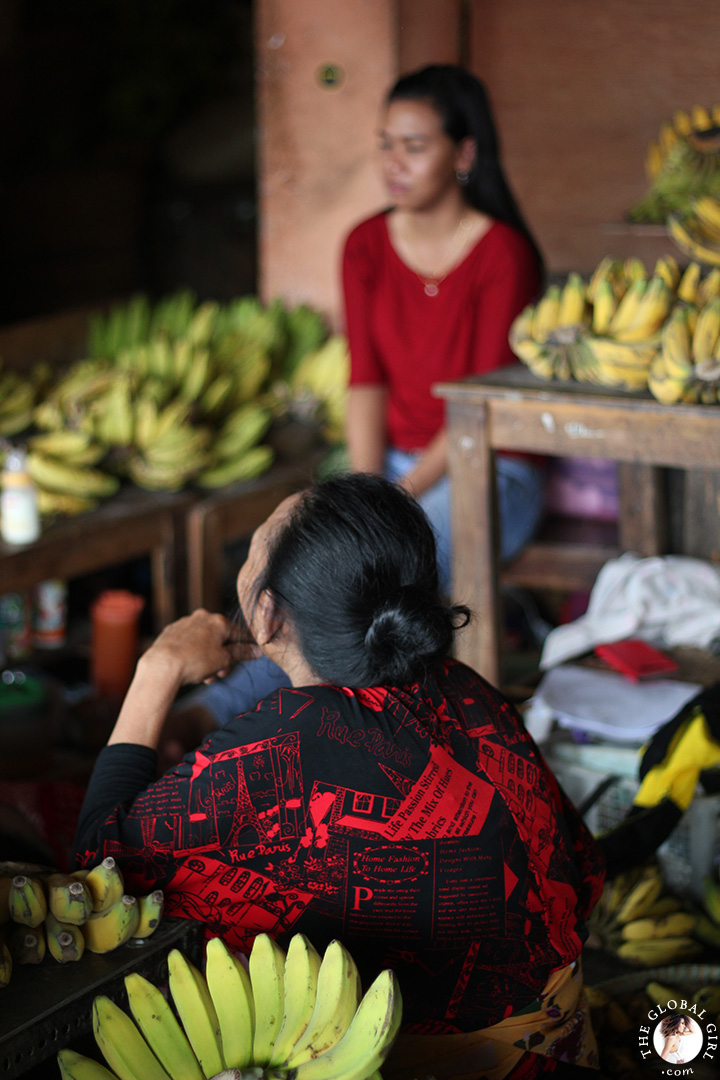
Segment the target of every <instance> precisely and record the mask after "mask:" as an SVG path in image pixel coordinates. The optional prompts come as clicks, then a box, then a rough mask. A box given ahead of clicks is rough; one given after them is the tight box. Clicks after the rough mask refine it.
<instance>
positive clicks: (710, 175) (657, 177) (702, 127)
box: [629, 105, 720, 223]
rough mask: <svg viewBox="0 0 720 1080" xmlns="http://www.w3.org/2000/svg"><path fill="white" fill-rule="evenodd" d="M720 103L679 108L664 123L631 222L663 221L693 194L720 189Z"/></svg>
mask: <svg viewBox="0 0 720 1080" xmlns="http://www.w3.org/2000/svg"><path fill="white" fill-rule="evenodd" d="M719 123H720V115H719V110H718V106H717V105H715V106H713V108H712V110H710V109H707V108H706V107H705V106H704V105H694V106H693V107H692V109H691V110H690V111H689V112H686V111H684V110H682V109H678V110H676V112H675V114H674V115H673V117H672V119H671V120H666V121H664V122H663V123H662V125H661V127H660V132H659V135H658V138H657V139H656V140H653V141H652V142H651V143H650V145H649V147H648V152H647V156H646V159H645V170H646V173H647V177H648V181H649V187H648V190H647V192H646V194H645V195H644V196H643V198H642V199H640V200H639V202H638V203H636V204H635V205H634V206H633V207H631V209H630V211H629V217H630V219H631V220H632V221H639V222H657V223H662V222H664V221H665V219H666V218H667V215H668V214H669V213H673V212H675V211H680V212H683V211H684V210H686V209H687V207H688V205H689V204H690V203H691V202H692V200H693V199H694V198H697V197H701V196H703V195H717V194H718V193H720V146H719V145H718V125H719Z"/></svg>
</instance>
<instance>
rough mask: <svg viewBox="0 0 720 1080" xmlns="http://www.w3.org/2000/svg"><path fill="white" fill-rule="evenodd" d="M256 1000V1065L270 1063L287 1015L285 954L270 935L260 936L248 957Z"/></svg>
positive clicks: (254, 1059)
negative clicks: (281, 1026) (285, 1014)
mask: <svg viewBox="0 0 720 1080" xmlns="http://www.w3.org/2000/svg"><path fill="white" fill-rule="evenodd" d="M248 967H249V971H250V983H251V985H252V992H253V998H254V1000H255V1034H254V1038H253V1062H254V1063H255V1065H262V1066H265V1065H266V1064H267V1063H268V1062H269V1061H270V1056H271V1054H272V1049H273V1046H274V1044H275V1040H276V1038H277V1035H278V1032H279V1031H280V1025H281V1024H282V1018H283V1012H284V996H285V995H284V976H285V951H284V949H282V948H281V947H280V946H279V945H278V944H277V942H276V941H274V940H273V939H272V938H271V937H270V935H269V934H258V935H257V937H256V938H255V940H254V941H253V945H252V949H251V950H250V956H249V958H248Z"/></svg>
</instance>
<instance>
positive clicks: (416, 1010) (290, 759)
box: [76, 661, 603, 1032]
mask: <svg viewBox="0 0 720 1080" xmlns="http://www.w3.org/2000/svg"><path fill="white" fill-rule="evenodd" d="M155 768H156V755H155V753H154V751H150V750H148V749H147V748H145V747H141V746H135V745H131V744H116V745H113V746H109V747H106V748H105V749H104V750H103V751H102V753H101V754H100V757H99V758H98V762H97V764H96V767H95V770H94V773H93V776H92V779H91V781H90V785H89V788H88V793H87V797H86V801H85V804H84V806H83V811H82V813H81V818H80V823H79V827H78V835H77V838H76V851H77V858H78V862H79V864H80V865H84V866H89V865H92V864H94V863H96V862H98V861H99V860H100V859H102V858H104V857H105V856H106V855H112V856H113V857H114V858H115V859H117V860H118V862H119V864H120V865H121V867H122V869H123V872H124V874H125V878H126V882H127V887H128V890H129V891H131V892H134V893H135V894H136V895H138V894H141V893H142V892H147V891H150V890H151V889H152V888H154V887H160V888H162V889H163V890H164V891H165V893H166V903H167V907H166V911H167V913H168V914H171V915H175V916H184V917H187V918H193V919H198V920H200V921H202V922H203V923H205V924H206V926H207V928H208V931H209V932H210V933H212V934H220V935H222V936H223V937H224V938H225V939H226V940H227V941H228V943H229V944H230V945H232V946H234V947H235V948H238V949H241V950H244V951H246V952H247V951H248V950H249V948H250V946H251V944H252V940H253V938H254V936H255V934H257V933H259V932H261V931H265V932H267V933H269V934H271V935H272V936H274V937H276V938H278V939H279V940H280V941H281V942H283V941H285V942H286V941H287V939H288V938H289V936H290V935H292V934H293V933H296V932H302V933H305V934H306V935H307V936H308V937H309V939H310V940H311V941H312V943H313V944H314V945H315V947H316V948H317V949H318V950H319V951H320V952H322V950H323V948H324V946H325V944H327V942H328V941H330V940H331V939H332V938H339V939H340V940H341V941H342V942H343V943H344V944H345V945H346V946H347V947H348V948H349V950H350V951H351V953H352V954H353V956H354V957H355V959H356V961H357V962H358V964H359V966H360V967H361V971H362V972H363V974H364V975H365V977H366V978H369V977H371V976H372V974H373V973H375V972H376V971H377V970H379V969H380V968H381V967H387V966H390V967H393V968H394V969H395V970H396V972H397V973H398V976H399V978H400V984H401V988H402V992H403V1001H404V1019H405V1023H406V1026H408V1027H409V1028H411V1029H413V1028H414V1030H417V1031H426V1032H429V1031H434V1032H453V1031H463V1030H473V1029H476V1028H479V1027H485V1026H487V1025H488V1024H492V1023H495V1022H497V1021H499V1020H502V1019H503V1018H504V1017H505V1016H507V1015H510V1014H511V1013H513V1012H517V1011H518V1010H519V1009H522V1008H523V1006H525V1005H527V1004H528V1003H529V1002H531V1001H532V1000H533V999H534V998H535V997H536V995H537V994H538V992H539V991H540V990H542V988H543V986H544V985H545V983H546V982H547V979H548V976H549V974H550V973H551V972H552V971H553V970H555V969H556V968H560V967H564V966H565V965H566V964H568V963H570V962H571V961H573V960H574V959H575V958H576V957H577V956H578V955H579V953H580V951H581V949H582V944H583V941H584V939H585V936H586V931H585V919H586V918H587V915H588V913H589V911H590V909H591V907H592V906H593V904H594V903H595V901H596V900H597V897H598V895H599V891H600V888H601V885H602V879H603V864H602V857H601V855H600V853H599V851H598V849H597V848H596V846H595V844H594V842H593V840H592V838H591V836H590V835H589V833H588V832H587V830H586V829H585V827H584V826H583V825H582V823H581V822H580V820H579V818H578V817H577V815H576V813H575V811H574V810H573V808H572V807H571V805H570V804H569V803H568V801H567V800H566V798H565V796H564V795H563V793H562V792H561V790H560V789H559V787H558V785H557V782H556V781H555V779H554V777H553V776H552V774H551V773H550V771H549V770H548V768H547V766H546V765H545V762H544V761H543V758H542V756H541V754H540V752H539V751H538V749H537V747H536V745H535V744H534V742H533V741H532V739H531V738H530V736H529V735H528V733H527V731H526V730H525V728H524V726H523V724H522V721H521V719H520V717H519V715H518V713H517V712H516V710H515V709H514V708H513V707H512V706H511V705H510V704H509V703H508V702H507V701H506V700H505V699H504V698H503V697H502V695H501V694H500V693H499V692H498V691H497V690H495V689H493V687H491V686H490V685H489V684H488V683H487V682H485V681H484V680H483V679H482V678H481V677H480V676H478V675H476V674H475V672H473V671H471V670H470V669H469V668H467V667H465V666H464V665H462V664H460V663H458V662H455V661H447V662H445V663H444V664H442V665H440V666H439V667H438V668H437V669H436V670H435V672H434V673H433V675H432V676H431V677H429V678H428V679H426V680H425V681H423V682H422V683H417V684H413V685H410V686H405V687H399V688H398V687H373V688H369V689H360V690H350V689H347V688H339V687H335V686H328V685H320V686H306V687H296V688H289V689H282V690H278V691H276V692H275V693H273V694H271V695H270V696H268V697H266V698H265V699H263V700H262V701H261V702H260V703H259V704H258V706H257V708H256V710H255V711H254V712H251V713H246V714H244V715H242V716H239V717H238V718H237V719H236V720H235V721H233V722H232V723H230V724H228V725H227V726H226V727H224V728H222V729H221V730H219V731H217V732H215V733H214V734H212V735H211V736H210V737H209V738H207V739H206V740H205V742H204V743H203V744H202V746H201V747H199V748H198V749H197V750H196V751H194V752H193V753H191V754H188V755H187V756H186V757H185V759H184V761H183V762H182V763H180V764H179V765H178V766H177V767H175V768H173V769H171V770H170V771H169V772H167V773H166V774H165V775H164V776H163V777H161V778H160V779H159V780H157V781H156V782H152V781H153V778H154V770H155Z"/></svg>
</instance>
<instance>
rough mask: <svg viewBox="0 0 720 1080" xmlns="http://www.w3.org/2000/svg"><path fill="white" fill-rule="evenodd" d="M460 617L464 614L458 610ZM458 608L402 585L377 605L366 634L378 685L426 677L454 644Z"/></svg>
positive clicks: (418, 589) (370, 659)
mask: <svg viewBox="0 0 720 1080" xmlns="http://www.w3.org/2000/svg"><path fill="white" fill-rule="evenodd" d="M458 615H460V617H461V618H463V613H461V612H460V610H459V609H458ZM454 616H455V609H452V608H449V607H446V606H445V605H443V604H441V603H440V602H439V600H438V598H437V596H433V595H428V593H427V591H426V590H423V589H421V588H419V587H417V586H416V585H412V584H410V585H401V586H399V587H398V588H397V589H396V590H394V591H393V592H392V593H391V594H390V595H389V596H387V597H386V598H385V600H384V601H383V602H382V603H381V604H379V605H378V607H377V608H376V610H375V612H374V613H373V616H372V621H371V623H370V626H369V627H368V630H367V633H366V635H365V649H366V651H367V657H368V661H369V665H370V667H371V668H373V669H374V670H375V671H376V672H377V673H378V674H379V675H380V678H378V680H377V681H378V682H380V683H394V684H396V685H402V684H403V683H407V682H410V681H412V680H413V679H416V678H418V676H419V675H422V674H424V673H425V672H426V671H427V670H428V668H430V667H431V666H432V665H433V664H434V663H436V662H437V661H438V660H440V659H442V657H444V656H445V655H446V654H447V652H448V651H449V649H450V646H451V645H452V640H453V635H454V632H455V628H456V618H455V617H454Z"/></svg>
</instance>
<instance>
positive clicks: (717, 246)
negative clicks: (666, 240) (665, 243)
mask: <svg viewBox="0 0 720 1080" xmlns="http://www.w3.org/2000/svg"><path fill="white" fill-rule="evenodd" d="M667 228H668V233H669V234H670V236H671V237H672V239H673V240H674V241H675V243H676V244H677V246H678V247H679V248H680V250H681V251H682V252H683V253H684V254H685V255H689V256H690V258H691V259H697V260H698V261H699V262H701V263H706V264H708V265H709V266H720V190H718V193H717V195H716V196H712V195H703V196H702V197H701V198H699V199H693V200H692V202H691V203H690V206H689V207H688V209H687V210H686V211H684V212H683V213H677V214H670V216H669V217H668V220H667Z"/></svg>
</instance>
